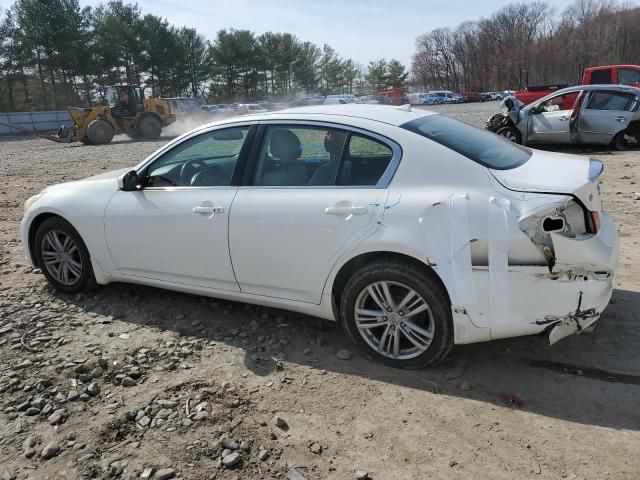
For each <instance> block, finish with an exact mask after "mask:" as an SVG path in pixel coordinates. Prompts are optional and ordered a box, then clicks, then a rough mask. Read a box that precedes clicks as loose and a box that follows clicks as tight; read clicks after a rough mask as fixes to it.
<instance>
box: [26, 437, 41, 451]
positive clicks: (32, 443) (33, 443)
mask: <svg viewBox="0 0 640 480" xmlns="http://www.w3.org/2000/svg"><path fill="white" fill-rule="evenodd" d="M36 443H38V439H37V438H36V437H32V436H29V437H27V438H25V439H24V442H22V448H23V449H26V448H33V447H35V446H36Z"/></svg>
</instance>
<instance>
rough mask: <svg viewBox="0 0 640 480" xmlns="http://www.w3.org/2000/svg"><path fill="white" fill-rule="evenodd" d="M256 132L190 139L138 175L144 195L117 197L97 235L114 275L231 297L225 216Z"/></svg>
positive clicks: (247, 129) (234, 130)
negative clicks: (220, 292) (226, 292)
mask: <svg viewBox="0 0 640 480" xmlns="http://www.w3.org/2000/svg"><path fill="white" fill-rule="evenodd" d="M256 128H257V127H252V126H251V125H250V124H246V125H239V126H234V127H227V128H222V129H217V130H215V131H207V132H204V133H199V134H195V135H193V136H191V137H189V138H187V139H185V140H184V141H183V142H181V143H179V144H177V145H175V146H174V147H173V148H171V149H170V150H168V151H166V152H164V153H162V154H161V155H160V156H159V157H158V158H156V159H154V160H153V161H152V162H151V163H150V164H149V165H147V166H144V167H143V168H142V169H141V171H140V172H139V174H140V176H141V177H143V178H142V180H141V181H142V184H143V188H142V189H140V190H137V191H118V192H116V194H115V195H114V196H113V197H112V199H111V201H110V202H109V204H108V205H107V208H106V210H105V217H104V227H105V235H106V239H107V243H108V246H109V251H110V253H111V256H112V259H113V261H114V263H115V265H116V266H117V269H118V274H119V275H122V276H125V277H134V278H140V279H148V280H152V281H159V282H165V283H167V282H168V283H171V284H180V285H193V286H197V287H205V288H209V289H215V290H230V291H238V290H239V287H238V284H237V282H236V280H235V276H234V274H233V269H232V267H231V258H230V256H229V246H228V221H229V218H228V215H229V210H230V208H231V204H232V202H233V198H234V197H235V195H236V192H237V190H238V186H237V185H238V183H239V182H238V181H234V180H233V179H234V177H235V178H237V176H238V174H239V172H238V169H239V168H241V167H242V165H243V161H244V159H245V158H246V156H247V154H248V151H249V149H250V145H251V138H252V136H253V132H254V131H255V129H256Z"/></svg>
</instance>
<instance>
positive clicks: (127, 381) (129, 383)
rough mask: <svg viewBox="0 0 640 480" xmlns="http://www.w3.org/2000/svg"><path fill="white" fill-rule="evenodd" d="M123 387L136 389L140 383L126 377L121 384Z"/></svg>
mask: <svg viewBox="0 0 640 480" xmlns="http://www.w3.org/2000/svg"><path fill="white" fill-rule="evenodd" d="M120 383H121V385H122V386H123V387H135V386H136V385H137V384H138V383H137V382H136V381H135V380H134V379H133V378H131V377H124V378H123V379H122V381H121V382H120Z"/></svg>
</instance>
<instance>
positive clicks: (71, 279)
mask: <svg viewBox="0 0 640 480" xmlns="http://www.w3.org/2000/svg"><path fill="white" fill-rule="evenodd" d="M34 247H35V248H34V251H35V256H36V261H37V263H38V265H39V266H40V268H41V269H42V273H44V276H45V277H46V278H47V280H48V281H49V283H50V284H51V286H53V287H54V288H55V289H56V290H59V291H61V292H65V293H77V292H80V291H82V290H84V289H85V288H86V287H87V285H88V284H89V281H90V280H91V278H92V275H93V271H92V268H91V257H90V256H89V251H88V250H87V247H86V246H85V244H84V242H83V241H82V238H81V237H80V234H79V233H78V232H77V231H76V229H75V228H73V226H71V224H70V223H69V222H67V221H66V220H64V219H62V218H60V217H51V218H48V219H47V220H45V221H44V222H42V225H40V227H39V228H38V230H37V232H36V236H35V243H34Z"/></svg>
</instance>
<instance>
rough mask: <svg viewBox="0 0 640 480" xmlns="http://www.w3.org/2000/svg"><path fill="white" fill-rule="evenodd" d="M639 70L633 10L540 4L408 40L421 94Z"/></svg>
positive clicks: (590, 1)
mask: <svg viewBox="0 0 640 480" xmlns="http://www.w3.org/2000/svg"><path fill="white" fill-rule="evenodd" d="M610 64H640V8H638V7H633V6H630V4H628V3H618V2H617V1H615V0H577V1H576V2H575V3H573V4H572V5H571V6H570V7H568V8H567V9H566V10H565V11H564V12H562V13H561V14H560V15H558V14H557V13H556V12H555V11H554V10H553V8H552V6H551V4H549V3H547V2H533V3H518V4H511V5H508V6H506V7H504V8H502V9H501V10H499V11H498V12H496V13H495V14H493V15H492V16H491V17H489V18H487V19H482V20H480V21H476V22H464V23H462V24H460V25H458V26H457V27H455V28H438V29H436V30H433V31H431V32H428V33H426V34H424V35H422V36H420V37H418V39H417V40H416V52H415V54H414V56H413V61H412V68H411V69H412V74H413V77H414V82H415V83H416V84H417V85H419V86H420V87H422V88H427V89H428V88H446V89H449V90H455V91H461V90H462V91H464V90H467V91H476V90H478V91H485V90H504V89H517V88H523V87H525V86H527V85H540V84H554V83H563V84H570V85H571V84H574V83H576V82H577V81H579V80H580V78H581V74H582V71H583V70H584V69H585V68H586V67H589V66H597V65H610Z"/></svg>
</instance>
